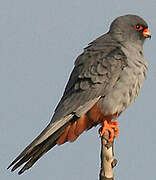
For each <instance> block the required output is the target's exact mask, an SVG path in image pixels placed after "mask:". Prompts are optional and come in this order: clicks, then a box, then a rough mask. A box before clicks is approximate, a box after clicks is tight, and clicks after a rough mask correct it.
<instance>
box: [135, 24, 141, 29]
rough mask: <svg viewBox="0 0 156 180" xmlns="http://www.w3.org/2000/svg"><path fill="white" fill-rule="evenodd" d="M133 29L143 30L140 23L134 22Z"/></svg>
mask: <svg viewBox="0 0 156 180" xmlns="http://www.w3.org/2000/svg"><path fill="white" fill-rule="evenodd" d="M135 29H136V30H137V31H141V30H143V27H142V26H141V25H140V24H136V25H135Z"/></svg>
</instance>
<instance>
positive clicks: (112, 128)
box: [100, 120, 119, 142]
mask: <svg viewBox="0 0 156 180" xmlns="http://www.w3.org/2000/svg"><path fill="white" fill-rule="evenodd" d="M118 124H119V123H118V121H113V122H112V121H107V120H104V121H103V126H102V127H101V129H100V136H103V135H104V133H105V132H106V131H109V134H110V138H109V139H108V142H113V139H114V138H115V137H117V136H118V135H119V127H118Z"/></svg>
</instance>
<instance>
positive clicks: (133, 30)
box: [109, 14, 151, 45]
mask: <svg viewBox="0 0 156 180" xmlns="http://www.w3.org/2000/svg"><path fill="white" fill-rule="evenodd" d="M109 33H110V34H111V35H112V37H113V38H115V39H116V40H117V41H119V42H123V41H128V42H130V41H131V42H134V43H136V44H141V45H143V42H144V40H145V39H146V38H151V34H150V31H149V29H148V25H147V23H146V22H145V21H144V20H143V19H142V18H141V17H139V16H136V15H130V14H129V15H124V16H120V17H118V18H116V19H115V20H114V21H113V22H112V24H111V26H110V30H109Z"/></svg>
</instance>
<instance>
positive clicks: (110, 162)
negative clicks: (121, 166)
mask: <svg viewBox="0 0 156 180" xmlns="http://www.w3.org/2000/svg"><path fill="white" fill-rule="evenodd" d="M108 139H109V132H108V131H106V132H105V134H104V135H103V136H102V137H101V170H100V176H99V180H114V173H113V168H114V167H115V166H116V165H117V160H116V159H115V158H114V150H113V143H114V141H113V142H108Z"/></svg>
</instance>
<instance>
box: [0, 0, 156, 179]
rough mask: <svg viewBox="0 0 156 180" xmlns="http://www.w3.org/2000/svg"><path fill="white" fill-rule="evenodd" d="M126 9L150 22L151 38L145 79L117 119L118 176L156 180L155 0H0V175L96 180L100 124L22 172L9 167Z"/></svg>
mask: <svg viewBox="0 0 156 180" xmlns="http://www.w3.org/2000/svg"><path fill="white" fill-rule="evenodd" d="M128 13H131V14H137V15H140V16H141V17H143V18H144V19H145V20H146V21H147V22H148V24H149V29H150V31H151V33H152V40H147V41H146V43H145V46H144V54H145V57H146V59H147V60H148V64H149V72H148V74H147V80H146V82H145V83H144V86H143V89H142V91H141V93H140V95H139V97H138V98H137V101H136V102H135V103H134V104H133V105H132V106H131V107H130V108H128V109H127V110H126V111H125V112H124V113H123V114H122V115H121V116H120V118H119V122H120V135H119V137H118V138H117V139H116V140H115V157H116V158H117V159H118V165H117V167H115V168H114V172H115V180H125V179H126V180H132V179H141V180H145V179H151V180H152V179H155V170H156V154H155V152H156V138H155V131H156V119H155V114H156V110H155V109H156V92H155V89H156V59H155V52H156V45H155V41H156V40H155V38H156V20H155V16H156V0H149V1H147V0H142V1H136V0H131V1H125V0H118V1H117V0H110V1H105V0H77V1H73V0H68V1H67V0H66V1H65V0H64V1H63V0H62V1H61V0H45V1H43V0H13V1H10V0H0V83H1V84H0V117H1V120H0V179H1V180H28V179H31V180H32V179H38V180H43V179H46V180H60V179H68V180H73V179H74V180H80V179H81V180H95V179H98V176H99V170H100V149H101V146H100V138H99V135H98V127H97V128H93V129H92V130H90V131H89V132H85V133H84V134H83V135H81V136H80V137H79V138H78V140H77V141H76V142H74V143H66V144H65V145H63V146H61V147H56V148H54V149H52V150H51V151H49V152H48V153H47V154H46V155H44V157H42V158H41V159H40V160H39V161H37V163H36V164H35V165H34V166H33V167H32V168H31V169H30V170H28V171H26V172H25V173H24V174H23V175H21V176H19V175H17V172H15V173H11V172H10V171H9V170H6V167H7V166H8V164H10V162H11V160H13V159H14V158H15V156H17V155H18V154H19V153H20V152H21V151H22V150H23V148H24V147H25V146H26V145H27V144H29V143H30V142H31V141H32V139H33V138H35V137H36V136H37V135H38V134H39V133H40V131H41V130H42V129H43V128H44V127H45V126H46V125H47V124H48V122H49V121H50V117H51V115H52V114H53V111H54V108H55V107H56V105H57V103H58V101H59V99H60V97H61V95H62V93H63V90H64V87H65V84H66V82H67V79H68V77H69V74H70V72H71V70H72V68H73V64H74V61H75V59H76V57H77V56H78V55H79V54H80V53H81V52H82V51H83V48H84V47H86V46H87V44H88V43H89V42H91V41H92V40H94V39H95V38H97V37H98V36H100V35H101V34H103V33H105V32H107V31H108V28H109V25H110V23H111V22H112V20H114V18H116V17H118V16H120V15H123V14H128Z"/></svg>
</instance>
